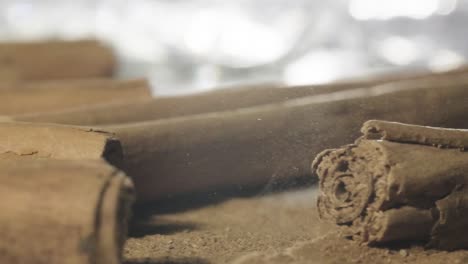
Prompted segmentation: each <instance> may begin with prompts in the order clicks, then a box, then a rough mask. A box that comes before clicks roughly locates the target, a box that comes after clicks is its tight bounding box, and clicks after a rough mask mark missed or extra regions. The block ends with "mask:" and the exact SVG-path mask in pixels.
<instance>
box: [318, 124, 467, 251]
mask: <svg viewBox="0 0 468 264" xmlns="http://www.w3.org/2000/svg"><path fill="white" fill-rule="evenodd" d="M362 133H363V136H362V137H361V138H359V139H358V140H357V141H356V143H354V144H351V145H347V146H344V147H342V148H338V149H330V150H326V151H324V152H322V153H321V154H319V155H318V156H317V157H316V159H315V160H314V162H313V165H312V168H313V171H315V172H316V173H317V174H318V176H319V179H320V189H321V193H320V196H319V198H318V210H319V213H320V215H321V217H322V218H323V219H327V220H331V221H334V222H336V223H337V224H338V225H347V226H350V228H349V231H350V234H349V235H351V236H352V237H353V238H355V239H357V240H360V241H362V242H365V243H368V244H371V245H374V244H384V243H389V242H397V241H423V242H426V243H427V245H428V246H430V247H435V248H440V249H447V250H454V249H459V248H468V238H467V237H466V236H464V235H462V234H461V233H460V232H463V230H465V229H466V228H468V192H467V191H468V189H467V188H468V187H467V185H468V152H464V149H465V148H466V147H467V146H468V130H455V129H443V128H434V127H423V126H415V125H406V124H401V123H392V122H385V121H368V122H366V123H365V124H364V126H363V127H362Z"/></svg>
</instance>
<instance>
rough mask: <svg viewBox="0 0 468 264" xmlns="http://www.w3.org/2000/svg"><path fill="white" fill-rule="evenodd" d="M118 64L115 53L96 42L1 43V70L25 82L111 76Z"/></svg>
mask: <svg viewBox="0 0 468 264" xmlns="http://www.w3.org/2000/svg"><path fill="white" fill-rule="evenodd" d="M115 65H116V62H115V58H114V54H113V52H112V50H111V49H110V48H108V47H105V46H103V45H102V44H100V43H99V42H97V41H95V40H81V41H47V42H24V43H1V44H0V67H5V68H11V69H12V70H14V71H16V72H17V74H18V76H19V78H20V79H22V80H46V79H65V78H90V77H104V76H111V75H112V74H113V73H114V68H115Z"/></svg>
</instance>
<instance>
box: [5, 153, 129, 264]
mask: <svg viewBox="0 0 468 264" xmlns="http://www.w3.org/2000/svg"><path fill="white" fill-rule="evenodd" d="M0 181H1V183H2V184H0V208H2V213H1V214H0V233H1V234H2V239H0V262H1V263H10V264H19V263H38V264H42V263H43V264H46V263H47V264H67V263H70V264H72V263H73V264H93V263H94V264H105V263H106V264H107V263H109V264H118V263H121V262H120V260H121V256H122V247H123V245H124V242H125V237H126V231H127V221H128V217H129V210H130V206H131V203H132V201H133V187H132V184H131V181H130V179H129V178H127V177H126V176H125V175H124V174H123V173H121V172H119V171H117V170H116V169H115V168H113V167H111V166H109V165H107V164H105V163H103V162H102V161H97V160H94V161H92V160H88V161H63V160H62V161H59V160H51V159H28V160H27V161H25V160H24V159H23V160H21V161H17V160H16V161H15V160H9V159H7V160H5V159H2V160H0Z"/></svg>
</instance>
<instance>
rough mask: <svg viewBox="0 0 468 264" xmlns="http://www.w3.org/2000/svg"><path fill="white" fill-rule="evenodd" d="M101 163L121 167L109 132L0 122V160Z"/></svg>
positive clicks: (117, 144)
mask: <svg viewBox="0 0 468 264" xmlns="http://www.w3.org/2000/svg"><path fill="white" fill-rule="evenodd" d="M21 157H32V158H37V159H59V160H87V159H94V160H98V159H105V160H107V161H108V162H110V163H111V164H113V165H116V166H118V167H120V165H121V164H122V160H123V157H122V147H121V145H120V142H119V141H118V140H117V139H115V138H114V135H113V134H112V133H109V132H105V131H101V130H96V129H91V128H84V127H71V126H60V125H52V124H30V123H19V122H0V159H1V158H21Z"/></svg>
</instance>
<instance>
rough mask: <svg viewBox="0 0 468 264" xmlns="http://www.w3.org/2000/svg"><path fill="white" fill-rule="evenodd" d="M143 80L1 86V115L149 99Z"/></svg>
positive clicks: (50, 82)
mask: <svg viewBox="0 0 468 264" xmlns="http://www.w3.org/2000/svg"><path fill="white" fill-rule="evenodd" d="M150 97H151V89H150V87H149V84H148V82H147V81H146V80H143V79H137V80H113V79H77V80H61V81H41V82H34V83H15V84H5V85H3V87H2V84H0V115H13V114H25V113H35V112H48V111H57V110H63V109H67V108H74V107H78V106H90V105H95V104H100V103H109V102H119V101H120V102H122V101H135V100H139V99H142V98H150Z"/></svg>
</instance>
